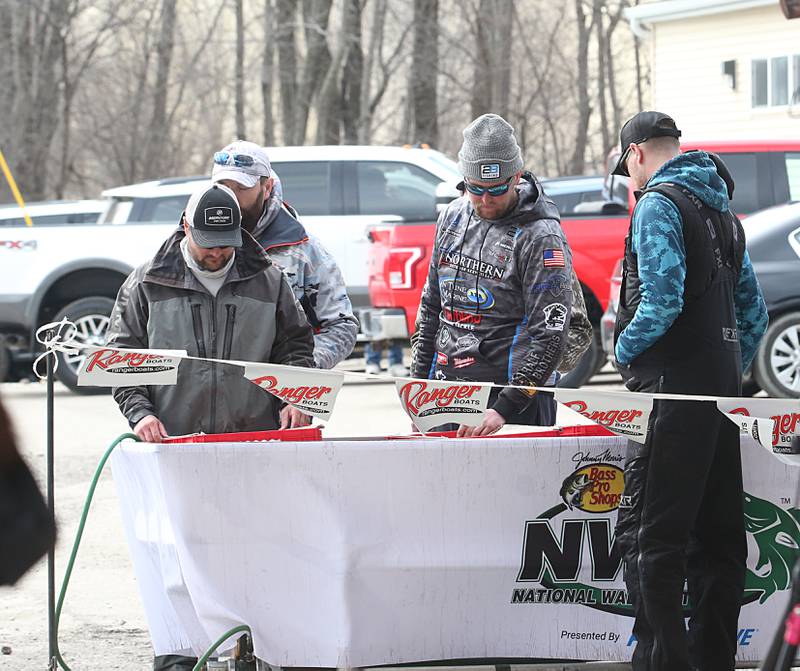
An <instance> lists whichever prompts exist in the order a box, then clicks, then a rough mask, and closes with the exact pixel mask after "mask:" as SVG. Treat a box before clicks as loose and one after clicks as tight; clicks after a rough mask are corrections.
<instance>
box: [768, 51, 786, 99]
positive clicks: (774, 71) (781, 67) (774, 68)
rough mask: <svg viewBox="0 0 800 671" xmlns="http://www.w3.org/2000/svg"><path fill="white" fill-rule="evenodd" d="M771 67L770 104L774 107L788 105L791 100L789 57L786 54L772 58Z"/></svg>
mask: <svg viewBox="0 0 800 671" xmlns="http://www.w3.org/2000/svg"><path fill="white" fill-rule="evenodd" d="M769 68H770V75H771V76H770V84H771V86H770V88H771V89H772V95H771V96H770V104H771V105H772V106H773V107H777V106H778V105H786V104H787V103H788V102H789V59H788V58H787V57H786V56H781V57H780V58H771V59H770V63H769Z"/></svg>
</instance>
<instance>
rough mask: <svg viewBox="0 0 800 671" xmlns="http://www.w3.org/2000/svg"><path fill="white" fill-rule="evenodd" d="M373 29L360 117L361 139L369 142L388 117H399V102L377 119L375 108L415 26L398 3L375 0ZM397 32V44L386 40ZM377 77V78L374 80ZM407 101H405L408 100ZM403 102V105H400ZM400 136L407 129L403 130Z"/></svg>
mask: <svg viewBox="0 0 800 671" xmlns="http://www.w3.org/2000/svg"><path fill="white" fill-rule="evenodd" d="M371 25H372V29H371V30H370V41H369V46H368V48H367V57H366V59H365V62H364V72H363V81H364V83H363V84H362V88H361V120H360V121H359V142H362V143H365V144H366V143H368V142H369V141H370V138H371V137H372V133H373V131H374V130H375V129H377V128H381V127H382V126H383V125H384V124H385V123H386V121H387V120H388V119H390V118H391V119H394V118H396V113H397V107H398V105H392V109H391V110H389V111H388V112H387V114H386V115H384V116H383V117H382V118H380V119H377V120H376V116H375V115H376V111H377V109H378V106H379V105H380V104H381V101H382V100H383V98H384V95H385V94H386V91H387V90H388V88H389V85H390V83H391V81H392V79H393V77H394V75H395V74H396V73H397V72H398V71H399V70H400V68H401V66H402V65H403V61H404V58H405V47H406V46H407V36H408V33H409V32H411V30H412V28H413V19H412V20H404V19H403V18H402V17H400V16H399V15H398V13H397V3H394V4H392V5H390V4H389V3H388V0H373V14H372V24H371ZM387 34H388V35H392V34H395V35H397V37H396V40H395V42H394V45H393V46H391V43H390V41H389V42H387V39H386V36H387ZM385 51H388V53H386V54H384V52H385ZM373 80H374V81H373ZM405 102H407V101H405V100H404V102H403V103H402V104H405ZM401 106H402V105H401ZM399 136H400V137H401V138H404V139H405V138H407V137H408V133H406V132H405V129H404V130H401V131H400V133H399Z"/></svg>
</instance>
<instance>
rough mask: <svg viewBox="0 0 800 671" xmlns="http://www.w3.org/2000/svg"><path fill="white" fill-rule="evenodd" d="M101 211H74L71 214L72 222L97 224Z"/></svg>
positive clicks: (70, 220) (70, 221)
mask: <svg viewBox="0 0 800 671" xmlns="http://www.w3.org/2000/svg"><path fill="white" fill-rule="evenodd" d="M99 216H100V213H99V212H73V213H72V214H70V215H69V222H68V223H70V224H96V223H97V219H98V218H99Z"/></svg>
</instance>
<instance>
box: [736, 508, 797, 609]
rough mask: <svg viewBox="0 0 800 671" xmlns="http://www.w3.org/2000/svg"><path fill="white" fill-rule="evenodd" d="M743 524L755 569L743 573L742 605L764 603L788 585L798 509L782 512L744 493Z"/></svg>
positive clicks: (793, 556)
mask: <svg viewBox="0 0 800 671" xmlns="http://www.w3.org/2000/svg"><path fill="white" fill-rule="evenodd" d="M744 521H745V528H746V529H747V533H749V534H752V536H753V540H754V541H755V542H756V545H757V546H758V551H759V555H758V562H757V563H756V567H755V570H750V569H748V570H747V580H746V581H745V590H744V591H745V594H744V602H745V603H749V602H751V601H755V600H756V599H758V601H759V603H764V602H765V601H766V600H767V599H768V598H769V597H771V596H772V595H773V594H775V592H779V591H782V590H785V589H789V586H790V584H791V574H792V567H793V566H794V562H795V560H796V559H797V555H798V550H800V510H797V509H796V508H790V509H789V510H783V509H782V508H779V507H778V506H776V505H775V504H774V503H771V502H769V501H765V500H763V499H759V498H756V497H755V496H753V495H751V494H745V495H744Z"/></svg>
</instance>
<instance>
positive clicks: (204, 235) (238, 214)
mask: <svg viewBox="0 0 800 671" xmlns="http://www.w3.org/2000/svg"><path fill="white" fill-rule="evenodd" d="M186 221H188V222H189V226H190V227H191V229H192V239H193V240H194V241H195V243H196V244H198V245H199V246H200V247H204V248H206V249H211V248H212V247H241V246H242V211H241V210H240V209H239V201H238V200H236V195H235V194H234V193H233V191H231V190H230V189H229V188H228V187H227V186H225V185H223V184H212V185H210V186H204V187H203V188H202V189H200V190H199V191H196V192H195V193H193V194H192V197H191V198H190V199H189V202H188V204H187V205H186Z"/></svg>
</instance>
